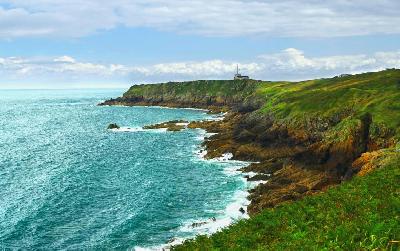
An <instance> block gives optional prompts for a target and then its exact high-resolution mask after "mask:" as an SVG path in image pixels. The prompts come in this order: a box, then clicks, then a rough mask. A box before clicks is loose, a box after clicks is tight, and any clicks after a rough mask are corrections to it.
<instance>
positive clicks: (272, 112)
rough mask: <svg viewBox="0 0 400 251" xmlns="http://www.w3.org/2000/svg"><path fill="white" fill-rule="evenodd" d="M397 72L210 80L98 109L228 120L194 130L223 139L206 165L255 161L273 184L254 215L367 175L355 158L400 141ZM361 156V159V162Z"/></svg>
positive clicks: (153, 90)
mask: <svg viewBox="0 0 400 251" xmlns="http://www.w3.org/2000/svg"><path fill="white" fill-rule="evenodd" d="M399 91H400V70H386V71H382V72H377V73H365V74H359V75H353V76H345V77H335V78H330V79H319V80H311V81H303V82H264V81H255V80H232V81H229V80H225V81H223V80H209V81H206V80H204V81H192V82H175V83H163V84H147V85H134V86H132V87H131V88H130V89H129V90H128V91H127V92H126V93H124V94H123V96H122V97H120V98H116V99H111V100H108V101H105V102H104V103H103V104H101V105H127V106H136V105H159V106H168V107H194V108H205V109H210V110H211V111H212V112H222V111H223V112H228V114H227V115H226V118H225V119H224V120H223V121H221V122H215V121H214V122H209V121H208V122H207V121H204V122H193V123H191V124H190V125H189V127H191V128H195V127H201V128H204V129H206V130H207V131H209V132H213V133H218V134H216V135H214V136H212V137H211V138H209V139H208V140H206V142H205V147H206V149H207V152H208V153H207V155H206V157H208V158H214V157H219V156H221V155H222V154H224V153H226V152H230V153H232V154H233V156H234V159H238V160H249V161H257V162H258V163H255V164H252V165H250V166H249V167H247V168H245V169H244V171H247V172H249V171H253V172H257V173H258V174H259V175H257V176H256V177H253V178H252V179H253V180H254V179H268V182H267V183H266V184H261V185H259V186H258V187H256V188H255V189H253V190H252V191H250V192H251V195H250V199H251V204H250V206H249V208H248V211H249V213H250V214H255V213H258V212H260V211H261V210H262V209H264V208H268V207H274V206H276V205H277V204H280V203H282V202H284V201H293V200H298V199H300V198H302V197H304V196H305V195H309V194H314V193H317V192H319V191H321V190H325V189H326V188H327V187H329V186H331V185H335V184H339V183H341V182H342V181H344V180H348V179H350V178H351V177H352V176H354V175H356V174H357V173H359V172H360V171H361V172H362V173H365V172H366V171H365V170H361V169H362V165H361V166H360V164H357V163H359V162H360V160H358V158H360V157H361V156H363V158H365V156H367V155H365V154H364V153H367V152H373V153H376V154H378V155H379V150H380V149H385V148H390V147H394V146H395V145H396V142H397V140H398V138H399V134H400V132H399V129H398V126H399V125H400V116H398V114H399V113H398V112H400V106H399V105H400V102H399V101H400V92H399ZM363 154H364V155H363Z"/></svg>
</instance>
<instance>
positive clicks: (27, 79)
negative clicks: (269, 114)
mask: <svg viewBox="0 0 400 251" xmlns="http://www.w3.org/2000/svg"><path fill="white" fill-rule="evenodd" d="M320 2H321V1H315V0H297V1H294V0H281V1H275V0H271V1H267V0H264V1H252V0H220V1H205V0H194V1H176V0H171V1H168V2H166V1H159V0H147V1H142V0H137V1H128V0H115V1H112V2H111V1H105V0H86V1H84V2H83V3H82V1H77V0H69V1H67V0H58V1H50V0H35V1H33V0H25V1H20V0H5V1H4V0H0V88H76V87H81V88H86V87H111V88H112V87H126V86H129V85H131V84H133V83H151V82H162V81H178V80H179V81H181V80H191V79H228V78H231V77H232V75H233V72H234V69H235V65H236V64H239V65H240V68H241V69H242V72H243V73H246V74H249V75H250V76H252V77H254V78H257V79H265V80H302V79H310V78H318V77H329V76H334V75H336V74H340V73H358V72H365V71H375V70H380V69H384V68H392V67H396V68H400V43H399V42H400V27H399V26H398V25H397V24H398V23H400V15H399V14H400V3H398V1H395V0H385V1H366V0H364V1H361V0H353V1H346V0H332V1H329V2H328V3H320Z"/></svg>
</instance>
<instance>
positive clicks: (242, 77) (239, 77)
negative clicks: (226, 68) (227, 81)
mask: <svg viewBox="0 0 400 251" xmlns="http://www.w3.org/2000/svg"><path fill="white" fill-rule="evenodd" d="M233 79H234V80H241V79H250V78H249V76H244V75H242V74H240V73H239V65H236V74H235V77H234V78H233Z"/></svg>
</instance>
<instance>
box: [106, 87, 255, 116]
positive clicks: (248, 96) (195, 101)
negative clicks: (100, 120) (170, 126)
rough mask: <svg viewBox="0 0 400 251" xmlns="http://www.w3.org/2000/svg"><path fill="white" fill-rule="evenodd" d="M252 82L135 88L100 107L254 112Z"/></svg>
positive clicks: (253, 88)
mask: <svg viewBox="0 0 400 251" xmlns="http://www.w3.org/2000/svg"><path fill="white" fill-rule="evenodd" d="M261 83H262V82H261V81H255V80H245V81H240V80H239V81H238V80H232V81H230V80H200V81H191V82H171V83H162V84H147V85H134V86H132V87H131V88H130V89H129V90H128V91H127V92H126V93H124V95H123V96H122V97H120V98H116V99H111V100H108V101H106V102H104V103H103V104H102V105H127V106H130V105H160V106H169V107H195V108H206V109H211V110H213V111H215V112H217V111H225V110H229V109H230V110H232V109H235V110H244V109H249V110H256V109H258V108H260V107H261V105H262V104H263V99H262V97H261V96H259V95H257V93H256V89H257V88H258V87H259V86H260V85H261Z"/></svg>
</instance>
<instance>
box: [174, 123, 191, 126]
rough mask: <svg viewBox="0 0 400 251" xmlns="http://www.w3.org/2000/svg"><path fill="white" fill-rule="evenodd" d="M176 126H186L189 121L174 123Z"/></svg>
mask: <svg viewBox="0 0 400 251" xmlns="http://www.w3.org/2000/svg"><path fill="white" fill-rule="evenodd" d="M176 125H177V126H188V125H189V123H176Z"/></svg>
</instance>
